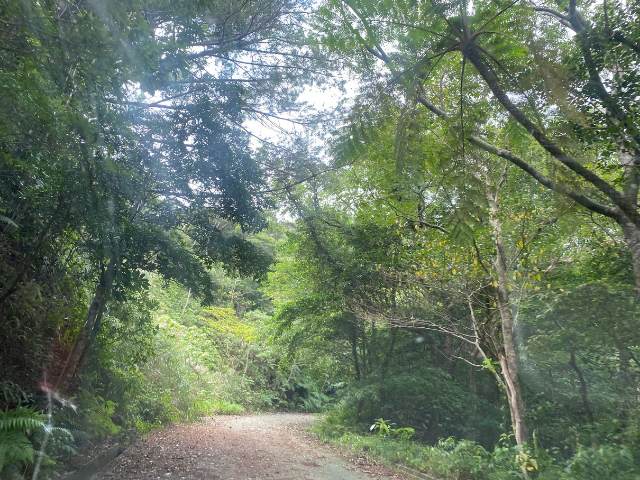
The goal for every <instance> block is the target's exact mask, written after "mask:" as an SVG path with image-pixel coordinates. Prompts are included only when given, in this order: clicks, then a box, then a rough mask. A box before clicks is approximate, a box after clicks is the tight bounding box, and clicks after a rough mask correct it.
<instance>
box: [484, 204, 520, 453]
mask: <svg viewBox="0 0 640 480" xmlns="http://www.w3.org/2000/svg"><path fill="white" fill-rule="evenodd" d="M487 199H488V201H489V213H490V222H491V226H492V227H493V233H494V237H495V245H496V258H495V261H494V265H495V268H496V273H497V274H498V286H497V287H496V291H497V303H498V311H499V313H500V321H501V324H502V340H503V348H504V353H500V354H499V356H498V360H499V362H500V367H501V368H502V376H503V378H504V380H505V384H506V387H507V399H508V401H509V410H510V413H511V420H512V422H513V428H514V433H515V437H516V442H517V443H518V445H522V444H523V443H524V442H526V441H528V440H529V436H530V432H529V426H528V424H527V415H526V407H525V403H524V397H523V395H522V389H521V388H520V381H519V375H518V362H517V356H516V343H515V339H514V336H513V319H512V318H511V309H510V306H509V290H508V289H507V260H506V251H505V247H504V240H503V237H502V225H501V224H500V219H499V216H498V205H497V199H496V198H494V197H493V196H492V195H487Z"/></svg>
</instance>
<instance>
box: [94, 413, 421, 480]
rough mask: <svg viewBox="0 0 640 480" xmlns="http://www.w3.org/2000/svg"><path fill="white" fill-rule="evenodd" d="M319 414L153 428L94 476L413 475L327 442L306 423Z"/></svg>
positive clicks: (340, 478)
mask: <svg viewBox="0 0 640 480" xmlns="http://www.w3.org/2000/svg"><path fill="white" fill-rule="evenodd" d="M313 419H314V417H313V416H312V415H304V414H268V415H242V416H229V417H213V418H210V419H207V420H206V421H205V422H203V423H194V424H181V425H172V426H169V427H167V428H164V429H162V430H157V431H155V432H153V433H151V434H150V435H149V436H148V437H147V438H145V439H143V440H140V441H139V442H137V443H136V444H135V445H133V446H131V447H129V448H128V449H127V451H125V452H124V453H123V454H122V455H120V456H119V457H118V458H116V460H114V461H113V462H112V463H111V464H110V465H108V466H107V467H106V469H105V470H104V471H102V472H101V473H99V474H97V475H95V476H94V477H92V478H93V479H95V480H114V479H118V480H120V479H122V480H150V479H167V478H168V479H171V478H172V479H176V480H177V479H182V480H256V479H280V480H302V479H309V480H372V479H378V480H389V479H398V480H400V479H402V480H408V479H409V477H407V476H405V475H402V474H400V473H398V472H395V471H393V470H390V469H388V468H386V467H384V466H382V465H379V464H377V463H374V462H371V461H369V460H367V459H366V458H364V457H361V456H356V455H353V454H352V455H351V456H349V454H348V453H344V452H340V451H339V450H337V449H334V448H332V447H329V446H327V445H325V444H322V443H321V442H319V441H318V440H317V439H315V438H314V437H312V436H311V435H310V434H309V433H308V432H307V431H306V430H305V429H306V428H307V427H308V426H309V425H310V424H311V422H312V421H313Z"/></svg>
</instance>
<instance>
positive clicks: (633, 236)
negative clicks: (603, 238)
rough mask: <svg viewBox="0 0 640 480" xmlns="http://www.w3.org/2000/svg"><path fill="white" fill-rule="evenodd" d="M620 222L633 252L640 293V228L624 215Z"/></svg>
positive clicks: (632, 258)
mask: <svg viewBox="0 0 640 480" xmlns="http://www.w3.org/2000/svg"><path fill="white" fill-rule="evenodd" d="M618 223H619V224H620V228H621V229H622V234H623V235H624V239H625V240H626V242H627V247H629V251H630V252H631V260H632V262H633V274H634V277H635V284H636V290H637V291H638V292H639V293H640V228H638V227H637V226H636V225H635V224H634V223H633V222H631V221H630V220H629V219H627V218H626V217H624V216H623V217H622V218H620V220H619V222H618Z"/></svg>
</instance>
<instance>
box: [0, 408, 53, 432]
mask: <svg viewBox="0 0 640 480" xmlns="http://www.w3.org/2000/svg"><path fill="white" fill-rule="evenodd" d="M45 425H46V416H45V415H43V414H41V413H38V412H36V410H35V409H34V408H33V407H16V408H14V409H12V410H5V411H4V412H3V413H2V415H1V416H0V432H24V433H28V432H30V431H31V430H35V429H39V428H44V426H45Z"/></svg>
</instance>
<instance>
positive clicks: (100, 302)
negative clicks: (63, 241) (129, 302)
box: [54, 259, 116, 395]
mask: <svg viewBox="0 0 640 480" xmlns="http://www.w3.org/2000/svg"><path fill="white" fill-rule="evenodd" d="M115 273H116V259H111V261H110V262H109V264H108V265H107V267H106V268H104V267H103V270H102V272H101V274H100V283H99V284H98V287H97V288H96V293H95V296H94V297H93V301H92V302H91V305H90V306H89V311H88V312H87V316H86V319H85V322H84V327H83V329H82V332H80V336H79V337H78V339H77V340H76V342H75V344H74V345H73V347H72V349H71V351H70V352H69V356H68V357H67V360H66V363H65V365H64V367H63V369H62V372H61V373H60V376H59V377H58V381H57V382H56V384H55V387H54V389H55V390H56V391H57V392H58V393H59V394H61V395H70V394H72V393H73V392H72V390H73V388H74V382H75V378H76V376H77V375H78V374H80V373H81V370H82V366H83V363H84V362H83V359H84V358H86V355H87V352H88V350H89V348H90V347H91V339H92V338H93V332H94V328H95V327H96V326H99V324H100V319H101V317H102V314H103V312H104V307H105V302H106V300H107V297H108V295H109V292H110V290H111V287H112V285H113V281H114V278H115Z"/></svg>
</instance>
